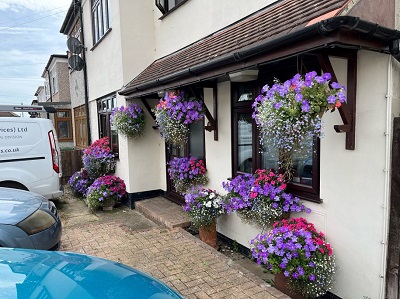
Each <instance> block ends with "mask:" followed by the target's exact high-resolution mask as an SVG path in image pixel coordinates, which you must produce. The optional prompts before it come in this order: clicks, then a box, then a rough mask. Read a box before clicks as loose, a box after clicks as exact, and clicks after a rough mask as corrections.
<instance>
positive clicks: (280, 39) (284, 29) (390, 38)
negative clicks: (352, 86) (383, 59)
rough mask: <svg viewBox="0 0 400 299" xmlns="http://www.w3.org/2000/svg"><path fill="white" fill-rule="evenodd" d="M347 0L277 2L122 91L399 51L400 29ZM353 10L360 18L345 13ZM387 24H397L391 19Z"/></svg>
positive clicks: (137, 92)
mask: <svg viewBox="0 0 400 299" xmlns="http://www.w3.org/2000/svg"><path fill="white" fill-rule="evenodd" d="M350 2H351V1H350ZM361 2H362V1H361ZM348 3H349V1H347V0H326V1H320V0H304V1H297V0H285V1H277V2H275V3H274V4H272V5H270V6H267V7H265V8H264V9H263V10H260V11H258V12H256V13H254V14H252V15H250V16H248V17H246V18H244V19H242V20H240V21H238V22H236V23H234V24H232V25H230V26H228V27H226V28H224V29H221V30H219V31H217V32H215V33H213V34H211V35H209V36H207V37H205V38H203V39H201V40H198V41H197V42H195V43H193V44H191V45H188V46H187V47H185V48H182V49H180V50H178V51H176V52H174V53H172V54H170V55H168V56H165V57H163V58H160V59H158V60H156V61H154V62H153V63H152V64H151V65H149V66H148V67H147V68H146V69H145V70H144V71H143V72H142V73H140V74H139V75H138V76H137V77H136V78H134V79H133V80H132V81H130V82H129V83H128V84H127V85H126V86H124V87H123V88H122V89H121V90H120V92H119V94H121V95H123V96H126V97H127V98H142V99H143V98H145V97H146V96H149V95H154V94H156V93H157V92H158V91H162V90H167V89H176V88H181V87H185V86H195V85H197V86H201V85H204V86H207V84H206V82H211V81H216V79H217V78H221V77H223V76H226V75H228V74H229V73H232V72H237V71H239V70H245V69H251V68H254V67H257V66H260V65H261V66H262V65H263V64H267V63H271V62H274V61H277V60H281V59H285V58H289V57H292V56H297V55H301V54H303V53H325V54H329V53H338V52H340V51H343V50H344V51H343V52H346V51H349V50H351V51H353V52H354V51H356V50H359V49H368V50H372V51H379V52H384V53H391V54H393V55H395V56H396V55H398V53H399V50H398V40H399V39H400V32H399V31H397V30H394V29H390V28H387V27H384V26H382V25H379V24H377V23H373V22H370V21H367V20H363V19H361V18H360V17H358V16H357V15H358V14H357V12H358V13H359V10H358V11H357V10H355V9H354V7H352V8H351V9H350V8H349V7H348V6H347V5H350V4H348ZM353 10H355V12H356V13H355V15H356V16H350V15H345V14H349V13H351V12H352V11H353ZM359 15H361V16H363V15H366V14H365V13H364V14H363V13H359ZM376 15H377V14H375V18H376ZM381 15H385V14H384V13H382V14H381ZM387 18H389V19H390V16H388V17H387ZM384 22H386V23H392V22H391V21H390V20H389V21H388V20H387V19H386V20H385V21H384ZM384 22H382V23H384ZM393 24H394V21H393Z"/></svg>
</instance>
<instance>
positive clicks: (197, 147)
mask: <svg viewBox="0 0 400 299" xmlns="http://www.w3.org/2000/svg"><path fill="white" fill-rule="evenodd" d="M189 130H190V133H189V142H188V144H187V145H186V146H184V147H180V148H179V147H176V146H172V145H168V144H167V145H166V155H167V156H166V160H167V162H168V161H171V160H172V159H173V158H175V157H177V158H182V157H189V156H192V157H195V158H197V159H202V160H203V161H204V163H205V162H206V161H205V142H204V121H199V122H195V123H192V124H190V125H189ZM167 197H168V198H169V199H170V200H172V201H174V202H176V203H178V204H184V203H185V199H184V197H183V196H182V195H181V194H179V193H178V192H176V190H175V188H174V186H173V184H172V181H171V180H170V178H169V176H168V172H167Z"/></svg>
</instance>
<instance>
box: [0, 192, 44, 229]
mask: <svg viewBox="0 0 400 299" xmlns="http://www.w3.org/2000/svg"><path fill="white" fill-rule="evenodd" d="M43 200H44V198H43V197H42V196H40V195H38V194H35V193H31V192H26V191H22V190H17V189H9V188H0V224H7V225H12V224H17V223H18V222H20V221H22V220H23V219H25V218H26V217H28V216H29V215H31V214H32V213H33V212H35V211H36V210H37V209H39V207H40V205H41V203H42V201H43Z"/></svg>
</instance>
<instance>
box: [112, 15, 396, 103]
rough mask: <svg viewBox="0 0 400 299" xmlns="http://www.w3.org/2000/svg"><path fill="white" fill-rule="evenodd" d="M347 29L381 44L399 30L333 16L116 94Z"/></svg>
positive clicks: (154, 84) (211, 68) (143, 88)
mask: <svg viewBox="0 0 400 299" xmlns="http://www.w3.org/2000/svg"><path fill="white" fill-rule="evenodd" d="M338 30H347V31H355V32H358V33H360V34H361V37H363V38H365V39H368V38H375V39H380V40H383V41H388V43H389V42H394V41H397V40H399V39H400V31H397V30H395V29H390V28H386V27H382V26H380V25H378V24H376V23H371V22H369V21H365V20H362V19H360V18H358V17H351V16H340V17H333V18H329V19H326V20H323V21H320V22H318V23H315V24H312V25H310V26H307V27H304V28H302V29H300V30H298V31H295V32H292V33H289V34H286V35H283V36H280V37H277V38H274V39H272V40H267V41H264V42H261V43H259V44H257V45H256V46H250V47H247V48H245V49H243V50H240V51H237V52H234V53H230V54H227V55H224V56H221V57H218V58H216V59H213V60H211V61H207V62H203V63H200V64H198V65H196V66H193V67H189V68H186V69H184V70H181V71H178V72H176V73H173V74H169V75H166V76H164V77H161V78H159V79H156V80H152V81H150V82H147V83H143V84H140V85H137V86H135V87H127V88H123V89H122V90H121V91H120V92H119V94H120V95H123V96H129V95H130V94H133V93H136V92H141V91H146V90H148V89H150V88H155V87H157V86H161V85H163V84H166V83H168V82H173V81H176V80H179V79H183V78H188V77H190V76H196V75H198V74H201V73H203V72H206V71H210V70H213V69H216V68H218V67H222V66H225V65H228V64H232V63H237V62H240V61H244V60H246V59H249V58H252V57H254V56H257V55H259V54H262V53H265V52H268V51H272V50H274V49H277V48H280V47H283V46H286V45H290V44H292V43H294V42H297V41H302V40H304V39H308V38H310V37H314V36H316V35H321V36H324V37H326V36H328V35H329V34H331V33H332V32H334V31H338Z"/></svg>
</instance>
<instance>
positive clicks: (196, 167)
mask: <svg viewBox="0 0 400 299" xmlns="http://www.w3.org/2000/svg"><path fill="white" fill-rule="evenodd" d="M167 166H168V174H169V177H170V179H171V180H172V182H173V184H174V187H175V189H176V191H177V192H180V193H184V192H186V191H188V190H189V189H190V188H191V187H192V186H198V185H205V184H207V183H208V177H207V176H206V175H205V173H206V171H207V170H206V168H205V166H204V162H203V160H198V159H196V158H195V157H184V158H174V159H172V160H171V161H169V162H168V164H167Z"/></svg>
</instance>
